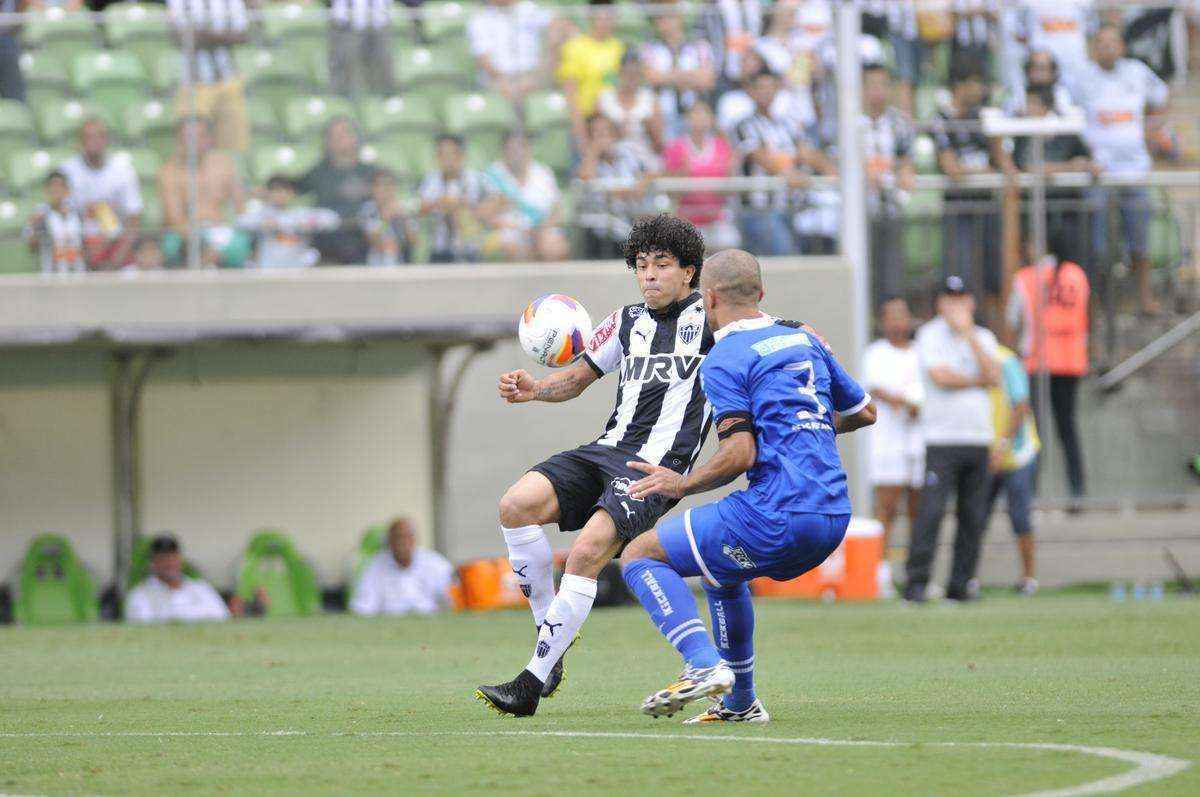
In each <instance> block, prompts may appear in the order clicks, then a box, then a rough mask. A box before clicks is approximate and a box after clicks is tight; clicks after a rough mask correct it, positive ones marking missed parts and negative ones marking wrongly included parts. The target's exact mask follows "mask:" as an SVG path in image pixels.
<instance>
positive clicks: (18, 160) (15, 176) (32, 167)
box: [7, 149, 75, 195]
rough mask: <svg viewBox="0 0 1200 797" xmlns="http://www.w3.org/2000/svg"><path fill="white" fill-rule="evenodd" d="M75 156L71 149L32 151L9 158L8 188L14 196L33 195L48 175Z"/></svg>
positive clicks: (22, 152)
mask: <svg viewBox="0 0 1200 797" xmlns="http://www.w3.org/2000/svg"><path fill="white" fill-rule="evenodd" d="M74 156H75V153H74V152H73V151H71V150H69V149H30V150H21V151H18V152H14V153H13V154H12V155H10V156H9V158H8V174H7V178H8V186H9V189H10V190H11V191H12V192H13V193H14V194H18V195H20V194H32V193H34V192H36V191H37V190H38V187H39V186H40V185H41V183H42V180H44V179H46V175H48V174H49V173H50V172H52V171H54V170H55V169H57V168H58V167H59V166H61V165H62V164H63V162H64V161H67V160H69V159H71V158H73V157H74Z"/></svg>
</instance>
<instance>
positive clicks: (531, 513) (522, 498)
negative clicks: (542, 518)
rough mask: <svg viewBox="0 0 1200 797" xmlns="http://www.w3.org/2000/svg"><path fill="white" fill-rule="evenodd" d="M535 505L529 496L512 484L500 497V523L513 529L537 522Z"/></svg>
mask: <svg viewBox="0 0 1200 797" xmlns="http://www.w3.org/2000/svg"><path fill="white" fill-rule="evenodd" d="M537 509H538V508H537V505H536V502H534V501H532V500H530V496H529V495H528V494H527V493H526V492H525V491H523V490H521V489H520V487H519V485H516V484H514V485H513V486H512V487H509V488H508V490H507V491H506V492H505V493H504V496H503V497H502V498H501V499H500V525H501V526H504V527H505V528H509V529H515V528H517V527H518V526H528V525H530V524H531V523H537V522H538V518H537Z"/></svg>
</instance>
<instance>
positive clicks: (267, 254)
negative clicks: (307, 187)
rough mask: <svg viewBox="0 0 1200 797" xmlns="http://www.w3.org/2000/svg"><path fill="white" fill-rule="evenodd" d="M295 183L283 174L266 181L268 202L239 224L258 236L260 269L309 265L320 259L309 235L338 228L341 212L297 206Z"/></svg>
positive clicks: (257, 262)
mask: <svg viewBox="0 0 1200 797" xmlns="http://www.w3.org/2000/svg"><path fill="white" fill-rule="evenodd" d="M295 199H296V184H295V183H294V182H292V180H291V178H290V177H287V176H286V175H282V174H275V175H272V176H271V178H270V179H269V180H267V202H266V204H263V205H259V206H258V207H257V208H255V209H253V210H249V211H247V212H246V213H243V214H242V216H241V218H239V219H238V225H239V226H240V227H241V228H242V229H244V230H247V231H249V232H252V233H255V234H256V237H257V241H256V246H255V265H257V266H258V267H259V268H309V267H311V266H315V265H316V264H317V262H318V261H319V260H320V259H321V255H320V253H318V252H317V250H316V249H314V248H313V247H312V246H311V245H310V243H309V236H310V235H311V234H312V233H314V232H318V231H322V230H335V229H337V227H338V225H339V223H340V219H339V217H338V214H337V213H335V212H334V211H332V210H328V209H326V208H294V207H291V204H292V202H293V201H295Z"/></svg>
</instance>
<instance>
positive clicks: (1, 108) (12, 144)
mask: <svg viewBox="0 0 1200 797" xmlns="http://www.w3.org/2000/svg"><path fill="white" fill-rule="evenodd" d="M36 144H37V136H36V135H35V134H34V132H33V114H32V113H30V112H29V108H28V107H27V106H26V105H25V104H24V103H20V102H17V101H16V100H0V163H2V162H4V160H6V159H7V158H8V156H9V155H11V154H12V153H13V152H15V151H16V150H19V149H28V148H30V147H32V146H35V145H36Z"/></svg>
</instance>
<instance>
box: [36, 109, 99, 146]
mask: <svg viewBox="0 0 1200 797" xmlns="http://www.w3.org/2000/svg"><path fill="white" fill-rule="evenodd" d="M33 115H34V121H35V124H36V126H37V130H38V136H39V137H40V138H41V140H42V143H43V144H46V145H48V146H60V145H61V146H70V145H72V144H73V143H74V142H73V141H72V139H73V138H74V136H75V133H76V131H78V130H79V126H80V125H82V124H83V122H84V120H85V119H87V118H88V117H89V116H100V117H101V118H105V119H106V118H107V117H106V115H105V114H103V113H102V112H101V109H100V108H99V106H96V105H93V104H91V103H89V102H80V101H79V100H57V101H55V100H51V101H48V102H45V103H43V104H41V105H39V106H37V107H36V108H34V111H33Z"/></svg>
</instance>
